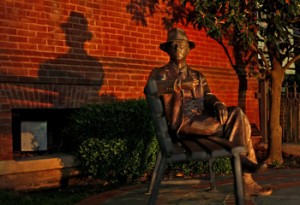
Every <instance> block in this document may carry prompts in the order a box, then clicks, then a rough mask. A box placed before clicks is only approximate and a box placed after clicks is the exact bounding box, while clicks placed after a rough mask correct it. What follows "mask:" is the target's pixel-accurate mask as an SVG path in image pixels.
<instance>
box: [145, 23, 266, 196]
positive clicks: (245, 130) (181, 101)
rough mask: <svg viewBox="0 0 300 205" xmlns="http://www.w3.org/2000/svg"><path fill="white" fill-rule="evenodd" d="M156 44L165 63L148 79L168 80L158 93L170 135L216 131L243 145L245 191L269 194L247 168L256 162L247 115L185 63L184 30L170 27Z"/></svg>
mask: <svg viewBox="0 0 300 205" xmlns="http://www.w3.org/2000/svg"><path fill="white" fill-rule="evenodd" d="M160 48H161V50H163V51H164V52H166V53H168V55H169V57H170V60H169V62H168V64H166V65H164V66H162V67H160V68H155V69H153V70H152V72H151V74H150V76H149V79H154V80H156V81H157V82H158V83H159V82H171V84H170V85H171V91H172V92H169V93H166V94H163V96H162V101H163V105H164V109H165V113H166V118H167V121H168V126H169V130H170V134H171V136H173V137H175V138H184V137H197V136H200V135H201V136H203V135H205V136H209V135H218V136H222V137H224V138H226V139H228V140H229V141H232V142H234V143H236V144H238V145H243V146H245V148H246V149H247V153H245V154H244V156H242V158H243V159H244V160H242V164H243V165H244V166H243V168H244V174H243V181H244V186H245V193H246V194H247V195H271V194H272V190H271V189H269V188H266V187H263V186H260V185H258V184H257V183H256V182H255V181H254V180H253V178H252V175H251V173H250V171H249V170H251V169H253V167H254V169H256V167H258V165H257V159H256V156H255V152H254V149H253V146H252V141H251V138H250V137H251V126H250V123H249V121H248V118H247V117H246V115H245V114H244V113H243V111H242V110H241V109H240V108H239V107H226V105H225V103H223V102H222V101H220V100H219V99H218V98H217V97H216V96H215V95H214V94H213V93H211V91H210V89H209V86H208V84H207V81H206V78H205V76H204V75H203V74H202V73H201V72H199V71H197V70H193V69H192V68H191V67H190V66H189V65H187V63H186V57H187V55H188V54H189V51H190V50H191V49H193V48H195V43H194V42H192V41H189V40H188V38H187V36H186V34H185V32H184V30H182V29H179V28H174V29H172V30H170V31H169V32H168V37H167V41H166V42H164V43H162V44H160ZM168 90H169V91H170V89H169V88H168ZM247 168H248V169H247Z"/></svg>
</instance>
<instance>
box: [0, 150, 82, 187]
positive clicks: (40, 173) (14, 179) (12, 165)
mask: <svg viewBox="0 0 300 205" xmlns="http://www.w3.org/2000/svg"><path fill="white" fill-rule="evenodd" d="M78 174H79V171H78V170H77V169H76V163H75V160H74V157H73V156H71V155H66V154H55V155H47V156H38V157H28V158H26V159H22V160H7V161H0V189H16V190H20V189H37V188H46V187H59V186H61V185H62V182H63V181H64V179H65V178H68V177H71V176H75V175H78Z"/></svg>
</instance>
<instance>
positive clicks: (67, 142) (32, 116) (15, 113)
mask: <svg viewBox="0 0 300 205" xmlns="http://www.w3.org/2000/svg"><path fill="white" fill-rule="evenodd" d="M74 110H75V109H13V110H12V133H13V151H14V153H15V155H17V154H20V153H21V154H22V153H24V154H25V153H29V154H40V153H49V152H70V151H72V139H65V137H64V136H63V130H64V128H65V127H66V124H67V119H68V117H69V116H70V115H71V113H72V112H73V111H74Z"/></svg>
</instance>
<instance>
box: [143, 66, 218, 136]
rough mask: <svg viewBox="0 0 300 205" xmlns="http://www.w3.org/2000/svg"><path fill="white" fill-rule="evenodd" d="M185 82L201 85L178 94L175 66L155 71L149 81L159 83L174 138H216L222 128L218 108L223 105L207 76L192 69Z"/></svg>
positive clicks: (185, 72)
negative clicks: (219, 104)
mask: <svg viewBox="0 0 300 205" xmlns="http://www.w3.org/2000/svg"><path fill="white" fill-rule="evenodd" d="M184 75H185V76H184V80H181V81H185V82H187V81H194V80H198V81H199V84H198V86H196V87H193V88H190V89H188V90H187V89H180V90H179V91H176V89H175V90H174V88H175V85H174V82H175V83H176V82H177V81H178V79H179V74H178V73H177V71H176V69H175V68H174V66H172V64H170V63H169V64H167V65H165V66H163V67H160V68H155V69H153V70H152V72H151V74H150V76H149V80H156V82H157V84H158V86H160V89H162V90H163V91H162V92H161V93H163V94H162V95H161V99H162V102H163V106H164V111H165V115H166V119H167V122H168V126H169V130H170V134H171V136H172V137H177V138H178V137H179V138H181V137H185V136H186V135H189V134H192V135H193V134H197V135H199V134H200V135H212V134H214V133H216V132H217V130H218V129H220V127H221V124H220V123H219V121H218V120H217V119H216V117H215V113H214V105H215V104H216V103H217V102H221V101H220V100H219V99H218V98H217V97H216V96H215V95H214V94H212V93H211V91H210V89H209V86H208V84H207V81H206V78H205V76H204V75H203V74H202V73H201V72H199V71H197V70H194V69H192V68H190V67H189V66H187V67H186V68H185V70H184Z"/></svg>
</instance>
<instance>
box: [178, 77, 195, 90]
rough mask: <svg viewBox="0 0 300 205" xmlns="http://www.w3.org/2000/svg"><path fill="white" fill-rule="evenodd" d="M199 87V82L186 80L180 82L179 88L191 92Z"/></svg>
mask: <svg viewBox="0 0 300 205" xmlns="http://www.w3.org/2000/svg"><path fill="white" fill-rule="evenodd" d="M197 86H199V80H198V79H194V80H188V81H182V82H181V88H182V89H184V90H192V89H193V88H195V87H197Z"/></svg>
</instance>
